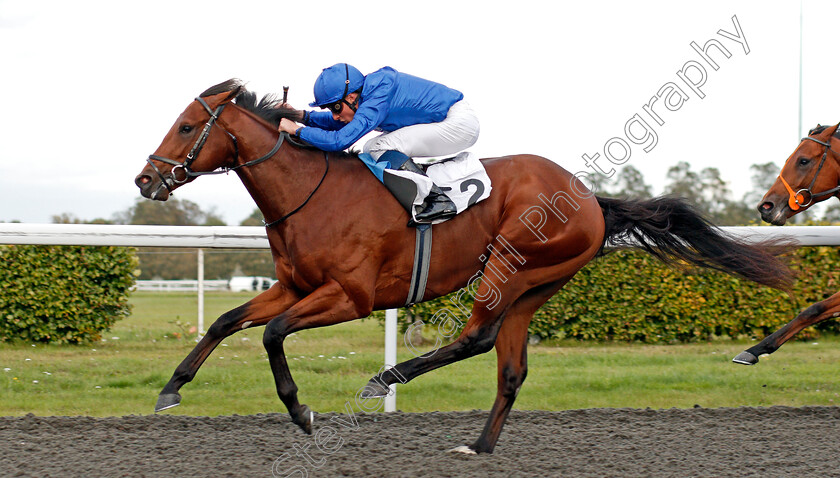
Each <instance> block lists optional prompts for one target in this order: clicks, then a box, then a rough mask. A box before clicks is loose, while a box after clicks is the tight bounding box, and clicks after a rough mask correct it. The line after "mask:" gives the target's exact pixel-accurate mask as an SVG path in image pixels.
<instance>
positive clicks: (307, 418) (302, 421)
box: [292, 405, 315, 435]
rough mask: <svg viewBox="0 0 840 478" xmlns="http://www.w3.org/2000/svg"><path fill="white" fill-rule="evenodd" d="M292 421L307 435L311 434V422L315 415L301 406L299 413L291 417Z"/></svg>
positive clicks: (306, 407) (304, 406)
mask: <svg viewBox="0 0 840 478" xmlns="http://www.w3.org/2000/svg"><path fill="white" fill-rule="evenodd" d="M292 421H293V422H295V424H296V425H297V426H299V427H300V429H301V430H303V432H304V433H306V434H307V435H311V434H312V422H314V421H315V414H314V413H312V410H310V409H309V407H308V406H306V405H301V408H300V412H298V413H297V414H295V416H293V417H292Z"/></svg>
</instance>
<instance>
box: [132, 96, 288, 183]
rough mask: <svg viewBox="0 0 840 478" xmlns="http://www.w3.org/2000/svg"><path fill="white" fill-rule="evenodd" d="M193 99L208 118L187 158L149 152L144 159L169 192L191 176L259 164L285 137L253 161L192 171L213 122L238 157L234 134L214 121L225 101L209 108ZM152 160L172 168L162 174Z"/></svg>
mask: <svg viewBox="0 0 840 478" xmlns="http://www.w3.org/2000/svg"><path fill="white" fill-rule="evenodd" d="M195 100H196V101H198V103H199V104H200V105H201V106H203V107H204V109H205V110H207V113H208V114H210V119H208V120H207V123H205V125H204V129H202V130H201V134H199V135H198V139H196V140H195V144H193V147H192V149H190V152H189V153H187V159H185V160H184V162H182V163H181V162H178V161H175V160H174V159H169V158H165V157H163V156H158V155H156V154H150V155H149V157H148V158H147V159H146V162H148V163H149V164H150V165H151V166H152V169H153V170H154V171H155V173H157V175H158V177H159V178H160V179H161V182H162V184H163V185H164V186H165V187H166V189H167V190H168V191H169V192H170V193H172V187H173V186H175V185H176V184H177V185H181V184H184V183H185V182H187V181H189V180H190V179H191V178H195V177H198V176H204V175H208V174H225V173H229V172H231V171H235V170H237V169H239V168H244V167H246V166H253V165H255V164H259V163H261V162H263V161H265V160H267V159H268V158H270V157H272V156H274V155H275V154H276V153H277V151H278V150H279V149H280V145H281V144H283V139H284V138H285V135H283V134H281V135H280V137H279V138H277V143H276V144H275V145H274V147H273V148H271V151H269V152H268V154H266V155H264V156H261V157H259V158H257V159H255V160H253V161H248V162H247V163H242V164H240V165H237V166H231V167H222V169H220V170H214V171H193V170H192V169H191V166H192V164H193V162H194V161H195V159H196V158H197V157H198V153H200V152H201V149H202V148H203V147H204V143H205V142H207V137H208V136H210V129H211V128H212V127H213V125H214V124H215V125H216V126H218V127H219V128H221V130H222V131H224V132H225V133H226V134H227V135H228V137H229V138H230V139H231V141H233V151H234V159H233V162H234V164H235V163H236V161H237V160H238V159H239V144H238V142H237V141H236V136H234V135H232V134H231V133H230V131H228V130H226V129H225V128H224V127H223V126H222V125H221V124H218V123H216V120H217V119H219V115H221V114H222V111H223V110H224V109H225V106H226V105H227V103H225V104H221V105H219V106H218V107H216V109H215V110H213V109H212V108H210V105H208V104H207V102H206V101H204V98H196V99H195ZM152 161H160V162H161V163H165V164H169V165H171V166H173V168H172V169H171V170H170V172H169V174H168V175H164V174H163V173H161V172H160V170H159V169H158V167H157V166H155V163H153V162H152ZM179 169H181V170H183V172H184V179H178V174H177V173H176V171H177V170H179Z"/></svg>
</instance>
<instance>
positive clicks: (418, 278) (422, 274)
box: [405, 224, 432, 306]
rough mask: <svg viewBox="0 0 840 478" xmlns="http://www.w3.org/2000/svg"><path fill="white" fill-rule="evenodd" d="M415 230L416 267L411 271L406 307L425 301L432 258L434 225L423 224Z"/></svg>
mask: <svg viewBox="0 0 840 478" xmlns="http://www.w3.org/2000/svg"><path fill="white" fill-rule="evenodd" d="M415 229H416V234H415V241H414V267H413V268H412V271H411V284H410V285H409V287H408V300H406V302H405V305H406V306H409V305H412V304H416V303H418V302H420V301H422V300H423V296H424V295H425V294H426V281H427V280H428V279H429V262H430V259H431V257H432V225H431V224H421V225H419V226H417V227H416V228H415Z"/></svg>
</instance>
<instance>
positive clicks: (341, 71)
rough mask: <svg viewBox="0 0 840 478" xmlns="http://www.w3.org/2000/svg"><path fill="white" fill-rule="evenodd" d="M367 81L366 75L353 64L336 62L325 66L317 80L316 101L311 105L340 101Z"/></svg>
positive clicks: (310, 104)
mask: <svg viewBox="0 0 840 478" xmlns="http://www.w3.org/2000/svg"><path fill="white" fill-rule="evenodd" d="M364 83H365V75H363V74H362V72H361V71H359V70H358V69H356V67H354V66H353V65H348V64H347V63H336V64H335V65H333V66H331V67H329V68H324V71H322V72H321V74H320V75H318V79H317V80H315V88H314V91H315V101H313V102H312V103H309V106H324V105H328V104H330V103H335V102H336V101H340V100H341V99H343V98H344V97H345V96H347V94H348V93H352V92H354V91H356V90H358V89H359V88H361V87H362V85H364Z"/></svg>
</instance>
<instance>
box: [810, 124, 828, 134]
mask: <svg viewBox="0 0 840 478" xmlns="http://www.w3.org/2000/svg"><path fill="white" fill-rule="evenodd" d="M825 128H826V127H825V126H823V125H821V124H819V123H817V125H816V126H814V127H813V128H811V130H810V131H808V136H811V135H814V134H819V133H822V132H823V130H825Z"/></svg>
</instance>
